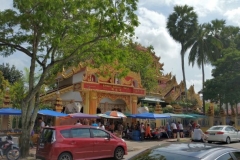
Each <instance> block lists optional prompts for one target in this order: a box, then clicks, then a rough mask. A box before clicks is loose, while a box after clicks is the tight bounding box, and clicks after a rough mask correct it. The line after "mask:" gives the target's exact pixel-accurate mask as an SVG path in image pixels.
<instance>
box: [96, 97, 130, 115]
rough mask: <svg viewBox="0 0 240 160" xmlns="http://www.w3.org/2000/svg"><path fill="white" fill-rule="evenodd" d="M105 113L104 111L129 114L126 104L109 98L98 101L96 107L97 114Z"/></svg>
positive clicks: (120, 100)
mask: <svg viewBox="0 0 240 160" xmlns="http://www.w3.org/2000/svg"><path fill="white" fill-rule="evenodd" d="M99 110H100V111H101V113H105V112H106V111H119V112H122V113H125V112H129V110H128V108H127V104H126V102H125V101H124V100H122V99H116V100H115V101H113V100H111V99H109V98H103V99H101V100H100V102H99V103H98V106H97V112H99Z"/></svg>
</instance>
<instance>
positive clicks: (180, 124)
mask: <svg viewBox="0 0 240 160" xmlns="http://www.w3.org/2000/svg"><path fill="white" fill-rule="evenodd" d="M178 127H179V133H180V138H183V125H182V123H181V122H178Z"/></svg>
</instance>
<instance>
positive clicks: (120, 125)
mask: <svg viewBox="0 0 240 160" xmlns="http://www.w3.org/2000/svg"><path fill="white" fill-rule="evenodd" d="M118 132H119V136H120V138H122V133H123V125H122V123H119V124H118Z"/></svg>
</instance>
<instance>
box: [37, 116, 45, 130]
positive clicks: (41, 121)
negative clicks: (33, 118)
mask: <svg viewBox="0 0 240 160" xmlns="http://www.w3.org/2000/svg"><path fill="white" fill-rule="evenodd" d="M38 121H39V123H40V132H42V131H43V128H44V127H45V123H44V122H43V120H42V117H39V118H38Z"/></svg>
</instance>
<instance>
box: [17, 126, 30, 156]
mask: <svg viewBox="0 0 240 160" xmlns="http://www.w3.org/2000/svg"><path fill="white" fill-rule="evenodd" d="M29 142H30V128H29V127H27V126H26V125H25V126H23V128H22V135H21V137H20V140H19V145H20V153H21V157H22V158H27V157H28V156H29V148H30V147H29Z"/></svg>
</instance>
